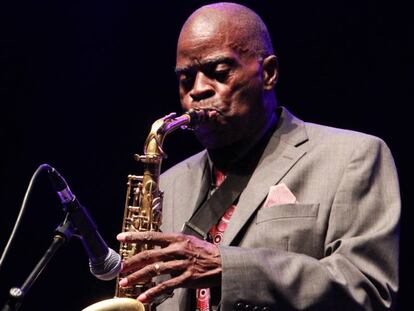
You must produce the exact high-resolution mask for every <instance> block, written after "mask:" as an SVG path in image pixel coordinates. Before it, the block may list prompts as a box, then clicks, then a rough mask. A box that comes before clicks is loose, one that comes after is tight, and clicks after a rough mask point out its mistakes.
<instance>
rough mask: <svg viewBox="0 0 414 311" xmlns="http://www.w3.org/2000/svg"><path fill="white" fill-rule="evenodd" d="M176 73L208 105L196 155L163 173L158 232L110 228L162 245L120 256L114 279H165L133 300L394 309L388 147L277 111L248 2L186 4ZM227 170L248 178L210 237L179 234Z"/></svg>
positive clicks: (192, 97)
mask: <svg viewBox="0 0 414 311" xmlns="http://www.w3.org/2000/svg"><path fill="white" fill-rule="evenodd" d="M176 71H177V75H178V79H179V85H180V86H179V87H180V98H181V103H182V106H183V108H184V109H185V110H188V109H191V108H203V109H206V110H208V114H209V120H208V121H207V122H205V123H203V124H201V125H200V126H199V127H198V128H196V130H195V134H196V135H197V138H198V139H199V140H200V142H201V143H202V144H203V145H204V146H205V147H206V151H203V152H201V153H199V154H196V155H195V156H193V157H191V158H189V159H187V160H185V161H183V162H182V163H180V164H178V165H176V166H175V167H173V168H172V169H170V170H169V171H167V172H166V173H164V174H163V175H162V178H161V185H160V188H161V189H162V190H163V191H164V192H165V197H164V207H163V208H164V210H163V232H164V233H158V232H152V233H142V234H141V233H128V234H126V233H123V234H120V235H119V236H118V240H120V241H133V242H138V243H139V242H145V243H153V244H154V245H159V246H161V248H160V249H155V250H151V251H146V252H142V253H139V254H137V255H135V256H134V257H133V258H131V259H130V260H128V261H126V262H125V263H124V266H123V272H125V273H126V274H127V276H126V277H125V278H124V279H122V280H121V282H120V285H121V286H127V285H132V284H135V283H136V282H138V281H139V280H141V279H143V278H147V277H149V276H151V277H153V276H156V275H161V276H164V277H166V276H169V277H168V278H165V279H164V280H163V281H160V282H159V283H158V285H156V286H155V287H153V288H151V289H150V290H148V291H147V292H145V293H143V294H142V295H141V296H139V297H138V299H139V300H141V301H143V302H148V301H152V300H153V299H155V298H156V297H158V296H160V295H162V294H165V293H168V292H169V291H171V290H172V289H176V290H175V295H174V296H173V297H172V298H171V299H167V300H166V301H165V302H164V303H163V304H161V305H160V306H159V307H158V310H194V309H195V308H198V309H203V310H204V309H206V310H207V309H209V308H210V309H212V310H214V309H216V308H217V307H219V308H220V309H221V310H224V311H227V310H234V309H236V310H304V309H311V310H385V309H392V308H393V307H394V304H395V295H396V292H397V289H398V224H399V216H400V198H399V189H398V180H397V175H396V171H395V167H394V162H393V159H392V156H391V154H390V151H389V150H388V148H387V147H386V145H385V144H384V143H383V142H382V141H381V140H380V139H378V138H376V137H372V136H369V135H365V134H361V133H357V132H352V131H346V130H339V129H334V128H328V127H324V126H320V125H316V124H310V123H305V122H303V121H301V120H299V119H298V118H296V117H294V116H293V115H291V114H290V113H289V112H288V111H287V110H286V109H284V108H283V107H276V106H277V105H276V98H275V94H274V92H273V88H274V86H275V84H276V81H277V77H278V72H277V59H276V56H275V55H274V53H273V50H272V44H271V41H270V37H269V34H268V32H267V29H266V27H265V25H264V24H263V22H262V20H261V19H260V18H259V17H258V16H257V15H256V14H255V13H254V12H252V11H251V10H250V9H248V8H246V7H244V6H241V5H238V4H232V3H219V4H212V5H208V6H205V7H202V8H200V9H199V10H197V11H196V12H194V13H193V14H192V15H191V16H190V17H189V19H188V20H187V21H186V23H185V24H184V26H183V28H182V31H181V33H180V37H179V40H178V47H177V63H176ZM233 175H236V176H248V178H247V181H248V182H247V185H245V187H242V189H241V190H240V192H241V194H240V195H237V197H236V199H235V200H234V201H232V202H231V204H230V205H229V206H225V207H224V208H223V213H222V214H224V215H223V216H222V217H221V218H219V219H218V220H217V222H215V223H214V224H213V225H212V227H211V228H210V231H209V235H208V237H207V238H206V239H205V240H203V239H201V238H199V237H197V235H196V234H194V235H190V234H184V233H179V232H180V230H181V228H182V226H183V224H185V223H186V222H187V221H188V220H189V219H190V218H191V216H192V215H193V213H195V211H198V210H200V209H199V207H200V205H202V204H203V203H205V202H207V201H208V200H210V199H212V198H213V197H214V193H215V191H219V190H220V186H219V184H220V182H221V181H222V180H223V179H224V180H225V181H224V182H226V179H227V178H229V179H230V177H229V176H233ZM226 176H227V177H226ZM232 178H233V177H232ZM236 179H237V178H236ZM211 184H213V185H211ZM223 185H224V183H223ZM223 187H224V186H223ZM201 209H202V208H201ZM220 216H221V215H220ZM187 229H188V228H187V227H185V228H184V230H187ZM184 232H187V231H184Z"/></svg>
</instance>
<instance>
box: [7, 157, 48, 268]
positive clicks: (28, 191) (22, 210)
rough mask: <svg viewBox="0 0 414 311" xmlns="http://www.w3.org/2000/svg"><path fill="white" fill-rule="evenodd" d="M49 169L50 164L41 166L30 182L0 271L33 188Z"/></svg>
mask: <svg viewBox="0 0 414 311" xmlns="http://www.w3.org/2000/svg"><path fill="white" fill-rule="evenodd" d="M49 169H51V166H50V165H49V164H42V165H40V166H39V167H38V168H37V170H36V171H35V172H34V173H33V176H32V178H31V179H30V182H29V185H28V187H27V190H26V193H25V194H24V197H23V201H22V205H21V206H20V211H19V214H18V215H17V219H16V223H15V224H14V227H13V230H12V233H11V234H10V237H9V240H8V241H7V244H6V247H5V248H4V250H3V253H2V255H1V258H0V271H1V269H2V267H3V264H4V261H5V258H6V256H7V253H8V252H9V248H10V245H11V244H12V241H13V240H14V238H15V235H16V232H17V230H18V228H19V226H20V223H21V220H22V218H23V214H24V212H25V210H26V206H27V201H28V199H29V196H30V193H31V191H32V188H33V184H34V182H35V181H36V179H37V177H38V176H39V174H40V173H41V172H43V171H44V170H49Z"/></svg>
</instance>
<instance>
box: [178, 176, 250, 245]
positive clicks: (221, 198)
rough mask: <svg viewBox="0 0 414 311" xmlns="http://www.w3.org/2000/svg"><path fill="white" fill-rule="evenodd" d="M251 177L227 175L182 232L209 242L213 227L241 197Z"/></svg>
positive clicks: (185, 224)
mask: <svg viewBox="0 0 414 311" xmlns="http://www.w3.org/2000/svg"><path fill="white" fill-rule="evenodd" d="M250 177H251V174H247V175H233V174H229V175H227V177H226V179H225V180H224V181H223V183H222V184H221V185H220V186H219V187H218V188H217V190H216V191H215V192H214V193H213V194H212V195H211V196H210V197H209V198H208V199H207V200H206V201H205V202H204V203H203V204H202V205H201V206H200V207H199V208H198V209H197V210H196V211H195V212H194V214H193V215H192V216H191V218H190V220H188V221H187V222H185V223H184V226H183V229H182V232H183V233H185V234H189V235H193V236H195V237H198V238H201V239H203V240H207V239H208V232H209V231H210V229H211V227H212V226H214V225H215V224H217V223H218V221H219V220H220V218H221V217H222V216H223V215H224V213H225V212H226V210H227V209H228V207H229V206H230V205H232V204H233V203H234V202H235V201H236V199H237V198H238V197H239V196H240V194H241V193H242V192H243V190H244V188H246V186H247V183H248V182H249V180H250Z"/></svg>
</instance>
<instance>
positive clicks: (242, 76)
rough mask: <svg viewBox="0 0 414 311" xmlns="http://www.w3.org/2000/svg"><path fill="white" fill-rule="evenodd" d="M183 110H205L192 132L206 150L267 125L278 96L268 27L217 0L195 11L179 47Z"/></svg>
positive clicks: (248, 137) (250, 14)
mask: <svg viewBox="0 0 414 311" xmlns="http://www.w3.org/2000/svg"><path fill="white" fill-rule="evenodd" d="M176 71H177V75H178V79H179V84H180V99H181V103H182V106H183V108H184V109H185V110H188V109H190V108H209V109H211V111H210V116H211V118H210V119H211V120H210V121H209V122H207V123H205V124H203V125H201V126H200V127H199V128H198V129H197V130H196V135H197V137H198V138H199V140H200V141H201V143H202V144H203V145H204V146H205V147H207V148H209V149H217V148H221V147H225V146H228V145H231V144H234V143H237V142H240V141H243V140H246V141H248V140H251V139H254V138H255V137H256V136H257V135H260V133H261V132H263V130H264V129H265V128H266V126H268V124H269V121H270V119H271V116H272V114H273V113H274V109H275V106H276V99H275V95H274V93H273V88H274V85H275V84H276V80H277V61H276V56H274V55H273V49H272V44H271V41H270V37H269V34H268V31H267V29H266V26H265V25H264V23H263V21H262V20H261V19H260V17H259V16H258V15H257V14H256V13H254V12H253V11H251V10H250V9H248V8H246V7H244V6H241V5H239V4H234V3H217V4H212V5H208V6H204V7H202V8H200V9H198V10H197V11H195V12H194V13H193V14H192V15H191V16H190V17H189V18H188V20H187V21H186V23H185V24H184V26H183V28H182V30H181V33H180V37H179V40H178V46H177V63H176Z"/></svg>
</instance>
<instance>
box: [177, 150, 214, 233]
mask: <svg viewBox="0 0 414 311" xmlns="http://www.w3.org/2000/svg"><path fill="white" fill-rule="evenodd" d="M185 165H186V166H187V167H186V169H185V170H183V173H182V174H183V175H182V176H181V177H180V178H177V180H176V182H175V184H174V200H173V211H175V212H174V217H173V219H174V224H173V228H174V232H179V231H181V229H182V226H183V224H184V223H185V222H186V221H187V220H188V219H190V217H191V215H192V214H193V211H194V209H195V208H196V207H197V206H198V205H199V204H200V203H201V201H202V200H203V198H204V195H205V194H206V193H207V190H208V188H209V180H210V178H209V175H208V174H209V169H208V160H207V152H206V151H202V152H200V153H198V154H197V155H196V156H194V157H192V158H191V159H190V161H188V162H187V163H185ZM194 190H197V192H195V191H194Z"/></svg>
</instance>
